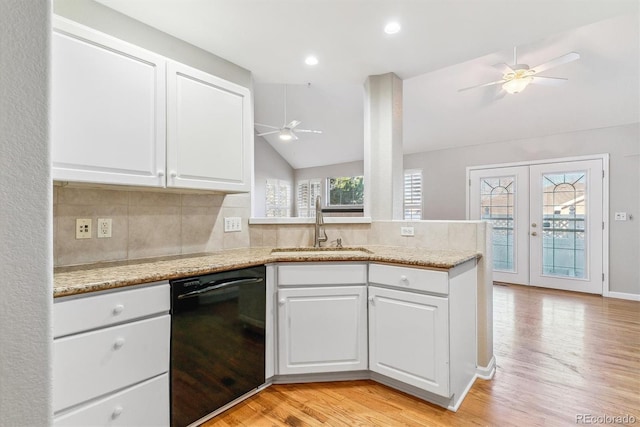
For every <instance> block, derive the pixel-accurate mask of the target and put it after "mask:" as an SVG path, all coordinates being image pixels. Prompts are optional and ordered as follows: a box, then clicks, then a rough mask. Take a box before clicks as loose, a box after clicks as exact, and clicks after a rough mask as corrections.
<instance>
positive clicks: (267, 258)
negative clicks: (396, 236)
mask: <svg viewBox="0 0 640 427" xmlns="http://www.w3.org/2000/svg"><path fill="white" fill-rule="evenodd" d="M304 249H305V248H277V249H276V251H277V252H276V251H274V248H267V247H262V248H244V249H228V250H224V251H219V252H210V253H204V254H192V255H181V256H173V257H163V258H150V259H145V260H136V261H122V262H108V263H106V262H105V263H97V264H87V265H80V266H73V267H58V268H56V269H54V284H53V296H54V297H62V296H68V295H76V294H82V293H87V292H95V291H101V290H105V289H113V288H120V287H124V286H131V285H138V284H142V283H150V282H155V281H160V280H168V279H176V278H181V277H189V276H196V275H201V274H207V273H214V272H217V271H225V270H233V269H236V268H244V267H251V266H255V265H261V264H269V263H273V262H315V261H329V262H331V261H365V262H367V261H371V262H383V263H390V264H399V265H407V266H412V267H421V268H430V269H440V270H448V269H450V268H453V267H455V266H456V265H459V264H462V263H464V262H466V261H469V260H470V259H474V258H479V257H480V254H478V253H477V252H475V251H451V250H442V251H435V250H426V249H423V248H408V247H396V246H359V247H357V248H356V247H354V248H343V249H342V252H338V251H336V250H335V248H322V250H320V251H314V252H311V253H310V252H308V251H305V250H304ZM306 249H308V248H306ZM272 251H274V252H273V253H272Z"/></svg>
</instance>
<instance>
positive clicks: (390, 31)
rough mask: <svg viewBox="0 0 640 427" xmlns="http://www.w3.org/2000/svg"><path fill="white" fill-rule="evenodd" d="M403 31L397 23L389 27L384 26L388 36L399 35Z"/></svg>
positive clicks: (391, 23) (393, 22)
mask: <svg viewBox="0 0 640 427" xmlns="http://www.w3.org/2000/svg"><path fill="white" fill-rule="evenodd" d="M401 29H402V27H401V26H400V23H398V22H396V21H392V22H389V23H388V24H387V25H385V26H384V32H385V33H387V34H396V33H399V32H400V30H401Z"/></svg>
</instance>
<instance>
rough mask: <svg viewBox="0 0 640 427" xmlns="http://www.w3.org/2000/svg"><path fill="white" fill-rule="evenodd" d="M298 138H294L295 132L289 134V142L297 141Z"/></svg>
mask: <svg viewBox="0 0 640 427" xmlns="http://www.w3.org/2000/svg"><path fill="white" fill-rule="evenodd" d="M297 140H298V137H297V136H296V133H295V132H291V141H297Z"/></svg>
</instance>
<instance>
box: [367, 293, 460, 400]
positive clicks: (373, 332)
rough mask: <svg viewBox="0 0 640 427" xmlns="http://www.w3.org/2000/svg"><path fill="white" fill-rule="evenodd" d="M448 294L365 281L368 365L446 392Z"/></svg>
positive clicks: (410, 382) (383, 372)
mask: <svg viewBox="0 0 640 427" xmlns="http://www.w3.org/2000/svg"><path fill="white" fill-rule="evenodd" d="M448 332H449V307H448V300H447V298H443V297H436V296H431V295H421V294H416V293H412V292H406V291H399V290H394V289H385V288H379V287H375V286H371V287H369V362H370V363H369V369H370V370H371V371H373V372H378V373H380V374H382V375H386V376H388V377H390V378H394V379H396V380H399V381H402V382H403V383H406V384H410V385H413V386H415V387H419V388H421V389H423V390H426V391H429V392H431V393H435V394H438V395H440V396H445V397H448V396H449V333H448Z"/></svg>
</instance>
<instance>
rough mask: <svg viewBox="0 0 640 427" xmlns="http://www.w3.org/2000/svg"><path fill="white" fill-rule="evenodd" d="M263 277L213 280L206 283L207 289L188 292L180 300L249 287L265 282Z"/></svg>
mask: <svg viewBox="0 0 640 427" xmlns="http://www.w3.org/2000/svg"><path fill="white" fill-rule="evenodd" d="M263 281H264V278H263V277H240V278H238V277H235V278H232V279H222V280H212V281H211V282H207V283H204V285H205V286H206V285H210V286H207V287H206V288H202V289H198V290H197V291H191V292H187V293H185V294H182V295H178V299H185V298H192V297H196V296H198V295H203V294H207V293H209V292H213V291H217V290H220V289H224V288H228V287H230V286H237V285H248V284H252V283H260V282H263Z"/></svg>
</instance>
